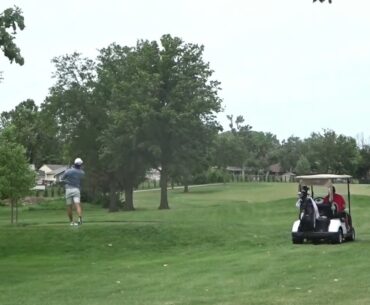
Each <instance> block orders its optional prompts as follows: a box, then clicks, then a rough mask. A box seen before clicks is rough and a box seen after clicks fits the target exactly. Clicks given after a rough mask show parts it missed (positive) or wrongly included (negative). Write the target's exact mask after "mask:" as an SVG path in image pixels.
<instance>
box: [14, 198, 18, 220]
mask: <svg viewBox="0 0 370 305" xmlns="http://www.w3.org/2000/svg"><path fill="white" fill-rule="evenodd" d="M15 223H16V224H17V223H18V201H16V202H15Z"/></svg>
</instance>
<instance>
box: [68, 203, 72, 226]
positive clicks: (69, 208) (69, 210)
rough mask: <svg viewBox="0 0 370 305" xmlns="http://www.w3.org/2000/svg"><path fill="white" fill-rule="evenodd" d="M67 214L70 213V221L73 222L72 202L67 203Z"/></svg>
mask: <svg viewBox="0 0 370 305" xmlns="http://www.w3.org/2000/svg"><path fill="white" fill-rule="evenodd" d="M67 215H68V218H69V221H70V222H72V221H73V214H72V204H68V205H67Z"/></svg>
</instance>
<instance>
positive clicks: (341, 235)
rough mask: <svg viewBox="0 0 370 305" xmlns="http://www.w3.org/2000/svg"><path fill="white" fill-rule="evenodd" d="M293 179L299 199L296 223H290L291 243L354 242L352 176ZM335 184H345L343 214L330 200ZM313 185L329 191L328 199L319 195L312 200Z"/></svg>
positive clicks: (320, 176) (310, 176)
mask: <svg viewBox="0 0 370 305" xmlns="http://www.w3.org/2000/svg"><path fill="white" fill-rule="evenodd" d="M296 179H297V180H298V183H299V193H298V194H299V195H300V198H299V200H298V201H297V204H296V206H297V207H298V208H299V215H298V220H296V221H295V222H294V223H293V227H292V242H293V243H294V244H301V243H303V242H304V241H312V242H313V243H318V242H320V241H329V242H332V243H337V244H341V243H342V242H343V241H354V240H355V236H356V235H355V228H354V227H353V225H352V218H351V199H350V179H351V176H348V175H332V174H320V175H307V176H297V177H296ZM335 182H337V183H346V184H347V194H348V197H347V208H346V209H345V210H344V211H340V209H339V206H338V204H337V203H336V202H335V201H334V200H333V195H334V194H333V189H334V187H333V183H335ZM314 186H315V189H316V188H317V189H320V187H321V189H322V188H325V190H326V192H327V191H329V197H327V198H326V199H325V200H324V198H323V197H320V196H316V197H315V195H316V194H315V193H314ZM310 188H311V196H310V195H309V190H310ZM334 191H335V189H334ZM325 195H327V194H325ZM342 198H343V197H342Z"/></svg>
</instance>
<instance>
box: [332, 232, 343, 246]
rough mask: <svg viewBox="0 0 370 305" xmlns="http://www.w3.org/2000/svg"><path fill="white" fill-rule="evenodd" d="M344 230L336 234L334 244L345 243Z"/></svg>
mask: <svg viewBox="0 0 370 305" xmlns="http://www.w3.org/2000/svg"><path fill="white" fill-rule="evenodd" d="M343 239H344V238H343V230H342V228H339V229H338V232H337V233H336V234H335V237H334V238H333V241H332V242H333V244H341V243H343Z"/></svg>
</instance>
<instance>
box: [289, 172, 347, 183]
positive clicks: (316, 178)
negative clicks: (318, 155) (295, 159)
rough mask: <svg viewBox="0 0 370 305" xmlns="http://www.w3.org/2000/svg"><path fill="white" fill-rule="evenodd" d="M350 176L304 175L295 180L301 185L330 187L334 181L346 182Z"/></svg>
mask: <svg viewBox="0 0 370 305" xmlns="http://www.w3.org/2000/svg"><path fill="white" fill-rule="evenodd" d="M351 178H352V176H350V175H333V174H318V175H305V176H297V177H296V179H297V180H298V181H299V184H301V185H324V186H330V185H332V184H333V182H334V181H335V180H337V181H338V180H342V181H343V182H348V181H349V179H351Z"/></svg>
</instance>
